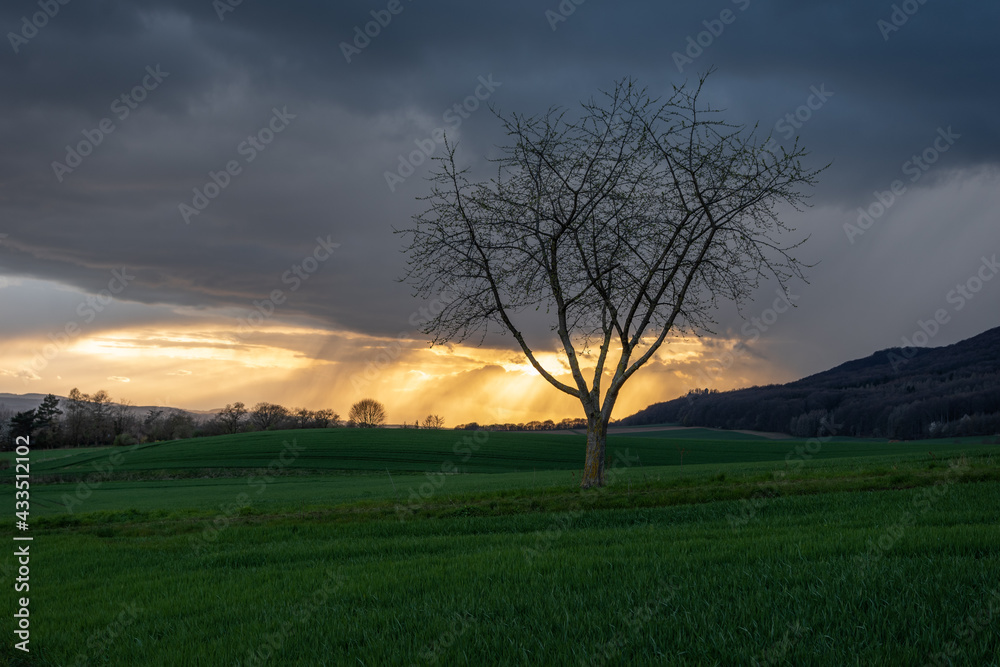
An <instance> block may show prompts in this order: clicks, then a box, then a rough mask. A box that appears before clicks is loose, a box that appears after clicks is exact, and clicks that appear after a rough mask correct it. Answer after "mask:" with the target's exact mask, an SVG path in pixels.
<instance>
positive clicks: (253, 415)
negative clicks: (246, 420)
mask: <svg viewBox="0 0 1000 667" xmlns="http://www.w3.org/2000/svg"><path fill="white" fill-rule="evenodd" d="M287 416H288V408H286V407H285V406H283V405H278V404H277V403H266V402H264V401H261V402H260V403H258V404H257V405H255V406H253V409H251V410H250V422H251V423H252V424H253V425H254V426H256V427H257V430H259V431H266V430H268V429H269V428H277V427H279V426H280V425H281V422H282V421H283V420H284V419H285V417H287Z"/></svg>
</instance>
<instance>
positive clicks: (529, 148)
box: [397, 77, 818, 488]
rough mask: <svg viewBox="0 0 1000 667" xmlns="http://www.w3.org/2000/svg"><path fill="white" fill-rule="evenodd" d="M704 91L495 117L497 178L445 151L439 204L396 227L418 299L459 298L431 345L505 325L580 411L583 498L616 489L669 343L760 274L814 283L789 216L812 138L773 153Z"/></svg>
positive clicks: (704, 323)
mask: <svg viewBox="0 0 1000 667" xmlns="http://www.w3.org/2000/svg"><path fill="white" fill-rule="evenodd" d="M704 82H705V77H702V78H701V79H700V80H699V82H698V83H697V84H696V85H695V86H693V87H689V86H687V85H684V86H681V87H679V88H678V87H675V88H674V90H673V93H672V94H671V95H670V97H669V98H667V99H666V100H662V99H651V98H650V97H649V96H648V94H647V93H646V91H645V90H642V89H639V88H638V87H637V86H636V85H635V84H634V83H633V82H632V81H631V80H623V81H620V82H618V83H617V84H616V85H615V87H614V89H613V90H611V91H610V92H608V93H605V97H604V99H603V100H602V101H601V102H596V101H591V102H588V103H584V104H582V105H581V106H582V109H581V113H580V115H579V116H578V117H575V118H571V117H570V116H569V115H568V112H567V111H564V110H559V109H550V110H549V111H548V112H547V113H545V114H543V115H541V116H533V117H527V116H524V115H519V114H513V115H511V116H509V117H507V116H503V115H500V114H497V115H498V118H500V120H501V122H502V123H503V126H504V129H505V130H506V131H507V134H508V136H509V137H510V138H511V140H510V143H509V144H508V145H507V146H506V147H505V148H504V149H503V153H502V154H501V156H500V157H499V158H497V159H496V160H494V162H495V163H496V165H497V171H496V176H495V177H494V178H492V179H490V180H488V181H479V182H471V181H470V180H469V176H468V170H465V169H459V167H457V166H456V160H455V147H454V146H452V145H451V144H449V143H447V142H446V146H445V153H444V156H443V157H441V158H437V160H438V163H439V165H440V167H439V170H438V171H436V172H435V174H434V175H433V176H432V180H433V187H432V190H431V194H430V195H428V196H427V197H426V198H424V199H425V201H428V202H429V207H428V209H427V210H426V211H424V212H423V213H421V214H419V215H417V216H414V225H413V226H411V227H410V228H408V229H403V230H397V232H398V233H403V234H407V235H408V236H410V237H411V238H410V241H409V244H408V247H407V251H408V254H409V270H408V272H407V276H406V278H407V280H408V282H409V283H410V284H411V285H412V286H413V287H414V289H415V292H416V294H415V295H416V296H418V297H423V298H428V299H429V298H433V297H439V298H440V299H441V301H442V302H444V304H445V305H444V307H443V309H442V310H441V312H440V313H438V314H437V316H436V317H434V318H433V319H432V320H430V321H429V322H428V323H427V324H426V325H425V327H424V332H425V333H427V334H430V335H432V336H433V340H432V343H433V344H441V343H446V342H448V341H461V340H465V339H467V338H469V337H471V336H476V335H478V336H480V342H482V340H483V339H484V338H485V336H486V335H487V333H489V331H490V327H491V325H493V327H494V328H499V330H500V331H502V332H509V333H510V334H512V335H513V337H514V340H515V341H516V342H517V344H518V346H519V347H520V349H521V350H522V352H523V353H524V355H525V356H526V357H527V359H528V361H529V362H530V363H531V365H532V366H533V367H534V368H535V370H536V371H537V372H538V373H539V374H540V375H541V376H542V377H544V378H545V379H546V380H547V381H548V382H549V383H550V384H552V385H553V386H555V387H556V388H557V389H559V390H560V391H562V392H564V393H566V394H569V395H570V396H574V397H576V398H577V399H579V400H580V402H581V404H582V406H583V412H584V414H585V416H586V420H587V450H586V459H585V464H584V473H583V475H582V476H581V486H583V487H584V488H589V487H592V486H600V485H603V484H604V461H605V439H606V435H607V426H608V423H609V421H610V419H611V414H612V410H613V408H614V406H615V402H616V401H617V399H618V396H619V393H620V392H621V390H622V386H623V385H624V384H625V383H626V382H627V381H628V380H629V379H630V378H631V377H632V376H633V375H634V374H635V372H636V371H637V370H638V369H639V368H640V367H641V366H642V365H643V364H645V363H646V362H647V361H649V360H650V359H651V358H652V357H653V355H654V354H655V353H656V351H657V350H658V349H659V348H660V346H661V345H662V344H663V342H664V340H666V337H667V336H668V334H671V333H672V334H673V335H678V334H698V333H700V332H705V331H711V329H710V326H711V324H712V319H711V316H710V313H711V312H712V311H713V310H714V309H715V307H716V306H717V304H718V302H719V300H720V299H728V300H732V301H735V302H736V303H737V305H739V304H740V303H742V302H744V301H745V300H746V299H747V298H748V297H749V296H750V295H751V294H752V292H753V290H754V289H756V288H757V287H758V286H759V283H760V281H761V279H768V278H772V277H773V278H775V279H777V281H778V283H779V284H780V285H781V286H784V285H785V282H786V281H787V280H789V279H791V278H793V277H799V278H801V277H802V272H801V269H802V264H800V263H799V262H798V260H796V259H795V258H794V257H792V255H791V254H790V253H791V251H793V250H794V248H796V247H797V246H798V243H792V242H788V241H784V240H783V237H785V235H786V233H787V232H789V231H794V230H790V229H789V228H788V227H787V226H786V225H785V224H784V223H783V222H782V221H781V220H780V219H779V217H778V213H777V211H778V207H779V206H781V205H786V204H787V205H791V206H793V207H796V208H798V206H799V205H800V204H801V203H802V199H803V195H802V194H800V192H799V191H798V190H799V188H800V187H802V186H805V185H811V184H812V183H814V182H815V176H816V174H817V173H818V172H817V171H808V170H806V169H805V168H804V167H803V166H802V164H801V158H802V157H803V156H804V155H805V152H804V151H803V150H801V149H800V148H799V146H798V144H797V143H796V145H795V146H794V147H792V148H791V149H790V150H787V151H786V150H785V149H778V151H777V152H776V151H775V150H772V149H771V148H769V146H771V144H768V143H767V139H763V138H761V139H759V138H758V137H757V136H756V133H755V131H753V130H749V131H748V130H747V129H746V128H745V127H742V126H737V125H732V124H729V123H727V122H725V121H724V120H722V119H721V117H720V116H719V111H718V110H716V109H712V108H711V107H710V106H708V105H706V104H703V103H702V102H701V101H699V94H700V93H701V91H702V86H703V84H704ZM534 311H541V312H544V313H548V314H549V316H550V327H551V330H552V331H554V332H555V334H556V337H557V338H558V346H559V349H560V352H561V354H562V355H564V357H565V360H566V362H567V364H568V367H569V371H570V372H569V375H568V377H567V376H562V377H556V375H555V374H554V372H553V371H551V370H549V369H546V368H545V367H544V366H543V365H542V364H541V363H540V362H539V360H538V356H537V355H536V349H537V345H536V346H535V347H534V348H533V347H532V344H534V343H533V341H532V342H529V338H528V336H527V335H526V334H525V333H524V331H525V329H524V327H528V326H530V322H531V319H530V318H526V317H525V315H526V314H528V313H531V315H532V316H534V317H535V318H536V319H535V321H537V315H534ZM615 356H617V361H616V362H615V359H614V358H615ZM585 364H586V366H585ZM585 371H588V372H591V373H592V376H591V377H590V379H588V378H587V377H585V374H584V372H585ZM605 383H606V384H605ZM602 394H603V395H602Z"/></svg>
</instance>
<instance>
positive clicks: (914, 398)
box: [619, 327, 1000, 440]
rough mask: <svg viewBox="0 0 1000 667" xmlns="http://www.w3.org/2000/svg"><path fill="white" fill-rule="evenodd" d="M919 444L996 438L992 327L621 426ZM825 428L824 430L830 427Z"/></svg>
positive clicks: (997, 348)
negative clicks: (828, 434) (829, 432)
mask: <svg viewBox="0 0 1000 667" xmlns="http://www.w3.org/2000/svg"><path fill="white" fill-rule="evenodd" d="M824 418H826V419H827V422H828V423H832V424H834V425H835V428H834V432H835V433H836V435H849V436H854V437H862V438H894V439H901V440H902V439H907V440H908V439H917V438H928V437H951V436H959V435H994V434H997V433H998V432H1000V327H998V328H995V329H991V330H989V331H986V332H985V333H982V334H980V335H978V336H975V337H973V338H970V339H967V340H964V341H961V342H959V343H955V344H954V345H948V346H946V347H937V348H889V349H886V350H880V351H878V352H876V353H875V354H873V355H871V356H869V357H865V358H864V359H856V360H854V361H849V362H847V363H844V364H841V365H840V366H837V367H836V368H832V369H830V370H828V371H824V372H822V373H817V374H816V375H811V376H809V377H806V378H803V379H801V380H797V381H795V382H790V383H788V384H783V385H768V386H763V387H750V388H747V389H738V390H735V391H726V392H716V391H707V390H702V391H698V390H696V391H693V392H691V393H689V394H688V395H687V396H683V397H681V398H677V399H674V400H672V401H667V402H665V403H656V404H654V405H651V406H649V407H648V408H645V409H644V410H641V411H639V412H637V413H636V414H634V415H631V416H629V417H626V418H624V419H622V420H621V421H620V422H619V423H620V424H622V425H623V426H642V425H646V424H666V423H677V424H683V425H685V426H705V427H710V428H725V429H752V430H756V431H776V432H780V433H788V434H790V435H794V436H797V437H812V436H816V435H819V434H820V425H821V420H822V419H824ZM831 420H832V421H831Z"/></svg>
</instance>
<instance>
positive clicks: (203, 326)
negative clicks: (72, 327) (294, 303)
mask: <svg viewBox="0 0 1000 667" xmlns="http://www.w3.org/2000/svg"><path fill="white" fill-rule="evenodd" d="M140 307H141V306H140ZM178 314H180V317H178V316H177V315H178ZM185 316H186V319H188V320H190V325H185V324H184V320H185ZM138 319H142V318H138ZM100 324H101V322H100V321H98V322H95V323H94V324H93V325H92V326H91V327H89V328H88V327H86V326H82V325H81V328H80V331H79V332H77V333H75V334H74V335H73V336H72V337H71V338H69V339H67V338H66V337H63V336H61V335H56V336H55V338H56V339H57V342H58V343H59V344H58V345H56V343H52V342H50V341H51V340H52V339H51V338H49V337H48V336H47V335H45V334H43V335H39V334H38V332H31V334H30V335H24V336H22V337H20V338H18V337H14V338H8V339H7V340H5V343H4V347H3V351H2V353H0V392H10V393H29V392H37V393H48V392H52V393H55V394H59V395H63V396H65V395H66V394H68V393H69V391H70V389H72V388H73V387H78V388H79V389H80V390H81V391H83V392H84V393H93V392H95V391H97V390H99V389H106V390H107V391H108V392H109V393H110V394H111V395H112V396H113V397H114V398H115V399H116V400H117V399H128V400H131V401H132V402H133V403H134V404H137V405H152V404H156V405H169V406H174V407H181V408H188V409H196V410H210V409H214V408H219V407H221V406H222V405H224V404H226V403H231V402H234V401H243V402H244V403H247V404H253V403H255V402H257V401H273V402H277V403H281V404H283V405H285V406H287V407H299V406H301V407H307V408H311V409H319V408H332V409H334V410H336V411H337V412H338V413H339V414H340V415H341V416H344V415H346V413H347V411H348V409H349V407H350V405H351V403H352V402H354V401H355V400H357V399H359V398H363V397H366V396H371V397H374V398H376V399H378V400H380V401H382V402H383V403H384V404H385V405H386V407H387V411H388V414H389V421H390V423H400V422H403V421H408V422H412V421H414V420H416V419H422V418H423V417H424V416H426V415H427V414H429V413H436V414H440V415H442V416H444V417H445V420H446V424H447V425H451V426H454V425H456V424H460V423H465V422H469V421H478V422H481V423H492V422H514V423H517V422H526V421H531V420H535V419H537V420H544V419H554V420H557V421H558V420H559V419H561V418H563V417H577V416H582V408H581V407H580V405H579V403H578V402H577V401H576V399H574V398H572V397H570V396H567V395H565V394H562V393H561V392H559V391H558V390H556V389H555V388H553V387H551V386H550V385H549V384H548V383H547V382H545V381H544V380H543V379H542V378H541V377H539V376H538V374H537V373H536V372H535V371H534V369H532V368H531V367H530V366H529V365H528V363H527V362H526V360H525V359H524V357H523V356H522V355H521V354H520V353H518V352H515V351H512V350H508V349H496V348H486V347H473V346H468V345H454V346H447V347H435V348H429V346H428V345H427V343H426V342H425V340H423V339H422V338H420V337H419V335H414V337H412V338H404V339H403V340H401V341H400V340H398V339H394V338H375V337H371V336H364V335H358V334H354V333H351V332H347V331H329V330H327V329H325V328H322V327H321V326H320V325H319V324H315V323H313V324H310V323H308V322H303V321H298V322H294V323H292V322H280V321H277V319H275V320H274V321H269V322H267V323H265V324H263V325H262V326H260V327H258V328H257V329H256V330H254V332H253V333H251V334H250V335H248V336H245V337H242V338H241V337H240V336H239V335H238V334H237V333H236V325H237V320H236V319H234V318H232V317H231V314H228V313H223V312H211V311H208V312H206V311H198V312H197V313H190V312H189V313H183V312H179V311H178V312H175V313H174V317H172V318H169V319H167V318H164V319H162V320H161V322H160V323H159V324H157V322H156V321H155V318H152V317H150V318H149V324H146V325H141V326H137V325H135V324H130V325H129V326H122V327H111V326H105V327H100V326H99V325H100ZM54 331H59V329H58V328H57V329H55V330H54ZM49 333H53V331H50V332H49ZM735 342H736V341H735V340H726V339H703V340H699V339H675V340H674V341H673V342H672V343H670V344H669V345H664V347H663V348H661V350H660V352H659V354H658V355H657V357H656V359H655V361H651V362H650V363H649V364H648V365H647V367H645V368H644V369H642V370H641V371H640V372H639V373H637V374H636V375H635V376H634V377H633V378H632V380H630V382H629V384H627V385H626V388H625V390H624V391H623V393H622V395H621V397H620V399H619V402H618V405H617V407H616V409H615V414H614V416H615V417H616V418H621V417H624V416H627V415H629V414H631V413H633V412H635V411H636V410H639V409H641V408H644V407H646V406H647V405H649V404H650V403H654V402H657V401H662V400H668V399H670V398H674V397H676V396H678V395H681V394H683V393H685V392H686V391H688V390H689V389H692V388H695V387H704V386H711V387H716V388H731V387H739V386H747V385H751V384H755V383H764V382H773V381H785V380H788V379H792V378H791V377H788V376H787V374H786V373H783V372H782V370H781V369H780V368H776V367H775V364H774V363H773V362H772V361H767V360H764V359H762V358H760V357H758V356H757V355H752V354H748V353H742V354H739V355H737V356H736V357H735V358H731V359H729V360H728V361H727V356H726V352H727V350H728V349H731V348H732V346H733V344H735ZM550 349H551V350H552V351H550V352H545V351H542V352H540V353H539V358H540V360H541V362H542V363H543V364H544V365H545V366H546V368H547V369H549V370H551V371H553V372H556V373H558V374H559V375H561V376H562V377H561V378H560V379H562V380H563V381H565V382H571V379H570V378H569V377H568V373H567V372H566V366H565V362H563V361H562V360H561V358H560V357H559V356H558V355H557V353H556V349H555V345H554V343H553V346H552V347H551V348H550ZM46 357H50V358H46ZM713 363H714V365H715V366H716V367H718V368H719V370H718V371H717V372H714V373H708V374H706V373H705V370H704V369H706V368H708V367H711V365H712V364H713ZM609 365H611V364H609Z"/></svg>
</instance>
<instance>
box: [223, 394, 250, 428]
mask: <svg viewBox="0 0 1000 667" xmlns="http://www.w3.org/2000/svg"><path fill="white" fill-rule="evenodd" d="M246 415H247V408H246V406H245V405H244V404H243V403H242V402H239V401H238V402H236V403H233V404H229V403H227V404H226V407H224V408H222V410H220V411H219V415H218V417H217V419H218V420H219V422H220V423H221V424H222V426H223V429H224V430H225V431H226V433H239V432H240V431H242V430H243V424H244V418H245V417H246Z"/></svg>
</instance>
